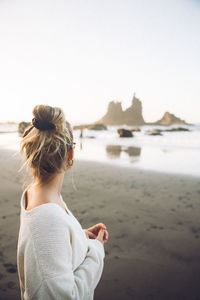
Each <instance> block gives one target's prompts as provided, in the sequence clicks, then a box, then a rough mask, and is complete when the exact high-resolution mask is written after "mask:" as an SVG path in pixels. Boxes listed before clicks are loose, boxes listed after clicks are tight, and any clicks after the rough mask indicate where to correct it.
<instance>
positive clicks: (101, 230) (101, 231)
mask: <svg viewBox="0 0 200 300" xmlns="http://www.w3.org/2000/svg"><path fill="white" fill-rule="evenodd" d="M103 236H104V230H103V229H100V230H99V232H98V237H101V238H103Z"/></svg>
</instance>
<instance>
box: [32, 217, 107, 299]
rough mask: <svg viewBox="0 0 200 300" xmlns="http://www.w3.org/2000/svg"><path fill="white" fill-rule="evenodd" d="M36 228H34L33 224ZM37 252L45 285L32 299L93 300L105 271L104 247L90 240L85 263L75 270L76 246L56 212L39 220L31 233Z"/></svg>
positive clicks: (42, 285)
mask: <svg viewBox="0 0 200 300" xmlns="http://www.w3.org/2000/svg"><path fill="white" fill-rule="evenodd" d="M32 226H33V224H32ZM31 233H32V238H33V242H34V243H33V244H34V252H35V258H36V261H37V264H38V266H39V270H40V273H41V278H42V282H41V284H40V286H39V287H38V288H37V289H36V291H35V292H34V295H33V297H32V299H34V300H41V299H52V300H53V299H56V300H63V299H66V300H88V299H93V296H91V295H93V293H94V289H95V288H96V286H97V284H98V282H99V280H100V277H101V275H102V271H103V264H104V262H103V260H104V256H105V252H104V246H103V245H102V244H101V242H99V241H98V240H92V239H88V251H87V254H86V257H85V259H84V261H83V262H82V263H81V264H80V265H79V266H78V267H77V269H75V270H73V269H72V252H73V246H72V245H73V244H72V243H71V239H72V236H71V234H72V233H71V231H70V229H69V226H67V224H63V220H62V218H59V217H58V216H57V215H56V214H55V213H54V212H53V213H52V214H51V215H49V214H48V216H44V218H42V219H41V218H40V220H38V221H37V224H35V226H33V228H32V229H31Z"/></svg>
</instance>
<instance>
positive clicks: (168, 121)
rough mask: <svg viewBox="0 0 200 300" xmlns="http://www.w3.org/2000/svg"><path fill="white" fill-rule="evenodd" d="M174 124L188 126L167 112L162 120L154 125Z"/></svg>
mask: <svg viewBox="0 0 200 300" xmlns="http://www.w3.org/2000/svg"><path fill="white" fill-rule="evenodd" d="M173 124H179V125H184V124H186V122H185V121H184V120H181V119H180V118H178V117H176V116H175V115H174V114H170V113H169V112H168V111H167V112H166V113H164V115H163V117H162V119H160V120H158V121H157V122H154V123H153V125H173Z"/></svg>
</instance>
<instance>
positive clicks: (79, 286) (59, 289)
mask: <svg viewBox="0 0 200 300" xmlns="http://www.w3.org/2000/svg"><path fill="white" fill-rule="evenodd" d="M33 115H34V118H33V119H32V124H31V125H30V126H29V127H28V128H27V130H25V132H24V134H23V139H22V140H21V142H20V144H21V145H20V146H21V148H20V153H21V154H23V153H24V152H25V164H24V166H27V167H28V168H29V169H30V170H31V171H32V175H33V181H32V183H31V184H30V185H29V186H28V187H27V188H26V189H25V190H24V191H23V193H22V197H21V215H20V230H19V238H18V247H17V266H18V276H19V282H20V289H21V299H27V300H28V299H31V300H37V299H40V300H49V299H56V300H64V299H65V300H67V299H76V300H78V299H84V300H91V299H93V297H94V290H95V288H96V286H97V284H98V282H99V280H100V278H101V275H102V271H103V265H104V257H105V251H104V243H105V242H106V241H107V240H108V231H107V230H106V226H105V225H104V224H102V223H99V224H96V225H94V226H92V227H90V228H88V229H83V228H82V227H81V225H80V223H79V222H78V220H77V219H76V218H75V217H74V215H73V214H72V212H71V211H70V210H69V208H68V207H67V205H66V204H65V202H64V201H63V198H62V195H61V190H62V183H63V178H64V174H65V172H66V170H68V169H70V168H71V166H72V165H73V156H74V150H73V145H74V143H73V135H72V131H71V129H70V126H68V125H67V122H66V121H65V116H64V113H63V111H62V110H61V109H60V108H58V107H51V106H47V105H38V106H36V107H35V108H34V109H33Z"/></svg>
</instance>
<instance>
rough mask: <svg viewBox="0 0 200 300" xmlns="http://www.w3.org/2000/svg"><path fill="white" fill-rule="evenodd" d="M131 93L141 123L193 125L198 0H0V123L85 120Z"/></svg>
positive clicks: (199, 88) (199, 111)
mask: <svg viewBox="0 0 200 300" xmlns="http://www.w3.org/2000/svg"><path fill="white" fill-rule="evenodd" d="M134 92H136V96H137V97H138V98H139V99H140V100H142V103H143V116H144V119H145V120H146V121H147V122H148V121H149V122H151V121H156V120H158V119H160V118H161V116H162V115H163V113H164V112H165V111H167V110H168V111H170V112H172V113H175V114H176V115H177V116H179V117H180V118H183V119H185V120H186V121H187V122H200V0H151V1H150V0H98V1H97V0H54V1H53V0H24V1H22V0H18V1H16V0H0V100H1V109H0V122H2V121H12V120H13V121H22V120H25V121H30V120H31V118H32V109H33V107H34V106H35V105H37V104H49V105H52V106H60V107H62V108H63V110H64V112H65V114H66V118H67V120H68V121H69V122H71V123H72V124H76V123H90V122H93V121H97V120H98V119H100V118H101V117H102V116H103V115H104V114H105V112H106V110H107V104H108V102H109V101H121V102H122V106H123V108H124V109H125V108H126V107H128V106H129V105H130V103H131V100H132V97H133V93H134Z"/></svg>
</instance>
